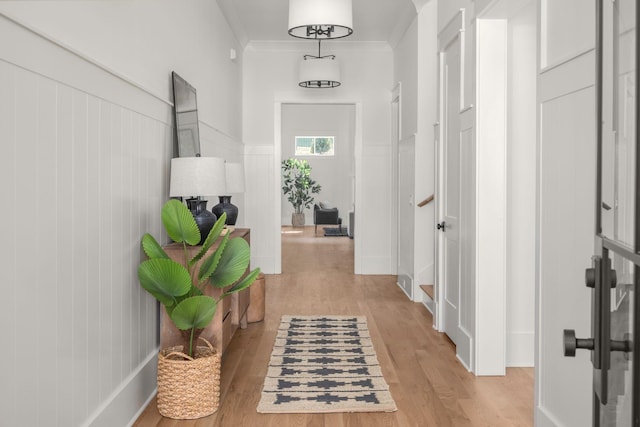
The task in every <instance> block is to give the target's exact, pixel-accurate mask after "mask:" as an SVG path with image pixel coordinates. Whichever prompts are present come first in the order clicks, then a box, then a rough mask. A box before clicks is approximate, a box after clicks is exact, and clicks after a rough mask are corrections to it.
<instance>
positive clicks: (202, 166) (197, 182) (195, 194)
mask: <svg viewBox="0 0 640 427" xmlns="http://www.w3.org/2000/svg"><path fill="white" fill-rule="evenodd" d="M225 181H226V179H225V169H224V159H222V158H219V157H176V158H174V159H171V182H170V185H169V196H170V197H185V198H186V203H187V206H188V207H189V210H190V211H191V213H192V214H193V217H194V218H195V220H196V224H198V229H199V230H200V243H199V244H202V243H204V240H205V239H206V238H207V235H208V234H209V232H210V231H211V229H212V228H213V225H214V224H215V223H216V220H217V219H218V218H217V217H216V216H215V215H214V214H213V213H212V212H209V211H208V210H207V201H206V200H203V199H202V197H203V196H214V195H217V194H221V193H222V194H224V193H225V192H226V188H225Z"/></svg>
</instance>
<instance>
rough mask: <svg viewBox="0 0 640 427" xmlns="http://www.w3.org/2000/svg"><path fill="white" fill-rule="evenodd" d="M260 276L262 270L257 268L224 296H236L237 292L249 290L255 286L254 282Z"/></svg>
mask: <svg viewBox="0 0 640 427" xmlns="http://www.w3.org/2000/svg"><path fill="white" fill-rule="evenodd" d="M259 274H260V269H259V268H256V269H255V270H253V271H252V272H251V273H249V274H247V275H246V276H245V277H243V278H242V280H240V281H239V282H238V283H236V284H235V285H233V286H232V287H231V288H230V289H229V290H228V291H227V292H225V293H224V294H223V297H225V296H227V295H231V294H235V293H236V292H240V291H242V290H245V289H247V288H248V287H249V286H251V285H252V284H253V282H254V281H255V280H256V278H257V277H258V275H259Z"/></svg>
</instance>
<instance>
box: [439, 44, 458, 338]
mask: <svg viewBox="0 0 640 427" xmlns="http://www.w3.org/2000/svg"><path fill="white" fill-rule="evenodd" d="M460 50H461V49H460V37H459V36H457V37H455V38H454V40H453V41H452V42H451V43H450V44H449V45H448V46H447V47H446V48H445V50H444V52H443V54H442V58H443V61H444V62H443V67H442V72H443V75H442V80H441V84H442V85H444V86H443V91H442V93H443V99H442V106H441V108H442V111H443V118H442V119H443V123H444V128H443V130H444V134H443V140H442V150H441V153H442V154H441V155H442V156H443V158H442V164H443V170H442V173H441V174H440V179H441V180H442V186H441V188H442V191H443V194H442V217H441V221H440V223H439V224H438V229H439V230H440V237H441V238H442V241H443V244H442V246H441V250H442V274H441V276H440V279H441V280H442V283H441V285H440V286H439V287H440V290H441V292H442V295H443V308H442V309H443V318H442V319H443V328H442V329H443V331H444V332H445V333H446V334H447V335H448V336H449V338H451V340H452V341H453V342H454V343H457V342H458V341H459V336H458V335H459V328H458V326H459V323H460V322H459V319H460V307H459V306H460V243H459V235H460V232H459V226H458V224H459V217H460Z"/></svg>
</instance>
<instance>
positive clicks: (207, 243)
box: [189, 212, 227, 265]
mask: <svg viewBox="0 0 640 427" xmlns="http://www.w3.org/2000/svg"><path fill="white" fill-rule="evenodd" d="M226 221H227V214H226V212H223V213H222V215H220V218H218V220H217V221H216V223H215V224H214V225H213V228H212V229H211V231H210V232H209V234H208V235H207V238H206V239H205V240H204V243H203V244H202V247H201V248H200V250H199V251H198V253H197V254H196V256H194V257H193V258H191V260H189V265H194V264H195V263H196V262H198V261H199V260H200V259H201V258H202V257H203V256H204V254H206V253H207V251H208V250H209V248H210V247H211V246H212V245H213V244H214V243H215V242H216V240H218V237H220V233H222V229H223V228H224V224H225V222H226Z"/></svg>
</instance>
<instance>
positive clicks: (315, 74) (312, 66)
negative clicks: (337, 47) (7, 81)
mask: <svg viewBox="0 0 640 427" xmlns="http://www.w3.org/2000/svg"><path fill="white" fill-rule="evenodd" d="M298 77H299V82H300V83H299V85H300V86H302V87H308V88H320V87H325V88H326V87H336V86H340V64H339V63H338V61H337V60H336V59H332V58H331V57H324V58H314V57H307V59H303V60H302V61H301V62H300V69H299V75H298Z"/></svg>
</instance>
